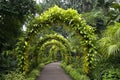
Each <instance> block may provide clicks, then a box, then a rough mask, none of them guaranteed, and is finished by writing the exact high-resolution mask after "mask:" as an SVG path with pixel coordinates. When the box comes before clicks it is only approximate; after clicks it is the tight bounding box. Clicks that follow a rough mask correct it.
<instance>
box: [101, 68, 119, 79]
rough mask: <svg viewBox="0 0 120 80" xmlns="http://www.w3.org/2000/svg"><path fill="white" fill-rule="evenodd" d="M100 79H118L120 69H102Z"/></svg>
mask: <svg viewBox="0 0 120 80" xmlns="http://www.w3.org/2000/svg"><path fill="white" fill-rule="evenodd" d="M102 80H120V69H107V70H104V73H103V74H102Z"/></svg>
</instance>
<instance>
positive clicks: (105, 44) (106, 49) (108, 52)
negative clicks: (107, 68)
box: [99, 23, 120, 57]
mask: <svg viewBox="0 0 120 80" xmlns="http://www.w3.org/2000/svg"><path fill="white" fill-rule="evenodd" d="M99 46H100V51H101V53H102V55H103V56H105V57H110V56H118V55H119V54H120V23H115V25H112V26H109V27H108V28H107V30H105V32H104V34H103V38H101V39H100V40H99Z"/></svg>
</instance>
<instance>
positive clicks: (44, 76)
mask: <svg viewBox="0 0 120 80" xmlns="http://www.w3.org/2000/svg"><path fill="white" fill-rule="evenodd" d="M37 80H72V79H71V78H70V77H69V76H68V75H67V74H66V73H65V72H64V70H63V69H62V68H61V67H60V62H55V63H50V64H48V65H46V66H45V67H44V69H43V71H42V72H41V74H40V77H39V78H38V79H37Z"/></svg>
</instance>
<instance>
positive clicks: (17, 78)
mask: <svg viewBox="0 0 120 80" xmlns="http://www.w3.org/2000/svg"><path fill="white" fill-rule="evenodd" d="M4 78H5V80H25V77H24V76H23V74H22V73H20V72H17V71H11V72H10V73H8V74H6V75H4Z"/></svg>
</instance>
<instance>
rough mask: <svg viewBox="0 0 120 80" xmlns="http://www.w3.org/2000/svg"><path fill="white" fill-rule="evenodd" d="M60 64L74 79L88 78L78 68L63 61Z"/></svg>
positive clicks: (87, 79)
mask: <svg viewBox="0 0 120 80" xmlns="http://www.w3.org/2000/svg"><path fill="white" fill-rule="evenodd" d="M61 66H62V68H63V69H64V70H65V72H66V73H68V74H70V76H71V77H72V78H73V79H74V80H90V79H89V77H87V76H86V75H85V74H81V72H79V70H80V69H74V68H73V67H72V65H68V66H67V65H66V64H65V63H62V64H61Z"/></svg>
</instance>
